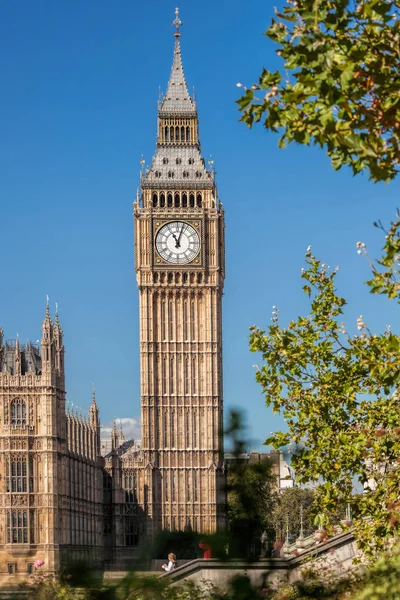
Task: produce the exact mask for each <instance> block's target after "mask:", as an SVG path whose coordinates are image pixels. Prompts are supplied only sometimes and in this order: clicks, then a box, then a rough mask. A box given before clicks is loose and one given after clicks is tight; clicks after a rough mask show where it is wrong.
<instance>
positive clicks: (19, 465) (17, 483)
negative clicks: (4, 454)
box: [6, 456, 34, 493]
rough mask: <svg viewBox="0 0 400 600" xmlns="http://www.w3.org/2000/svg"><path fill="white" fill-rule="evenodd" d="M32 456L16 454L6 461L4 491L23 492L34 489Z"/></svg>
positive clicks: (31, 491)
mask: <svg viewBox="0 0 400 600" xmlns="http://www.w3.org/2000/svg"><path fill="white" fill-rule="evenodd" d="M33 482H34V479H33V457H32V456H29V458H27V457H26V456H17V457H13V458H12V459H11V460H7V462H6V491H7V492H11V493H24V492H27V491H28V490H29V492H30V493H33V491H34V484H33Z"/></svg>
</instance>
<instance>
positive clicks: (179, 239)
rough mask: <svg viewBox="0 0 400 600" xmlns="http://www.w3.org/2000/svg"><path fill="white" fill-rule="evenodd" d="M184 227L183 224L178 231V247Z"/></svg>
mask: <svg viewBox="0 0 400 600" xmlns="http://www.w3.org/2000/svg"><path fill="white" fill-rule="evenodd" d="M184 227H185V224H183V225H182V229H181V231H180V234H179V237H178V244H179V245H180V243H179V242H180V239H181V237H182V231H183V228H184Z"/></svg>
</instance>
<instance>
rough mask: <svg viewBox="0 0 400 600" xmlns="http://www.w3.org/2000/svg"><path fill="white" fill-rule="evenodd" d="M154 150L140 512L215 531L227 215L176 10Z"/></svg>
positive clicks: (155, 523)
mask: <svg viewBox="0 0 400 600" xmlns="http://www.w3.org/2000/svg"><path fill="white" fill-rule="evenodd" d="M174 25H175V33H174V35H175V47H174V58H173V64H172V70H171V76H170V79H169V82H168V88H167V92H166V94H165V96H164V97H163V98H162V99H161V100H160V103H159V108H158V133H157V149H156V154H155V156H154V157H153V160H152V164H151V166H150V168H149V169H148V170H145V171H144V172H143V174H142V178H141V194H140V197H139V198H138V201H137V202H135V203H134V227H135V269H136V273H137V282H138V287H139V296H140V365H141V376H140V377H141V410H142V457H143V469H144V481H143V485H144V488H145V490H146V493H145V494H144V496H143V504H144V506H143V510H144V512H145V513H146V514H147V520H148V527H150V529H151V530H152V532H153V533H154V532H155V531H157V530H159V529H171V530H183V529H185V528H187V527H191V528H192V529H193V530H196V531H200V532H203V533H207V532H213V531H215V530H216V529H217V528H218V527H219V526H221V525H222V524H223V521H224V509H225V497H224V485H223V483H224V473H223V446H222V444H223V441H222V426H223V400H222V312H221V305H222V292H223V285H224V277H225V262H224V252H225V250H224V212H223V210H222V209H221V205H220V203H219V201H218V198H217V190H216V185H215V181H214V172H213V169H212V168H210V169H207V168H206V167H205V162H204V159H203V158H202V156H201V153H200V142H199V126H198V113H197V107H196V103H195V100H194V98H192V97H191V96H190V95H189V92H188V88H187V84H186V80H185V76H184V72H183V66H182V58H181V48H180V26H181V22H180V20H179V13H178V9H177V10H176V18H175V21H174Z"/></svg>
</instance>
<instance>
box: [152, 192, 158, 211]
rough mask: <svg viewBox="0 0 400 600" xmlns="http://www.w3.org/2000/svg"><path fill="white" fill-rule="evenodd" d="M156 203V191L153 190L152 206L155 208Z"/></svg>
mask: <svg viewBox="0 0 400 600" xmlns="http://www.w3.org/2000/svg"><path fill="white" fill-rule="evenodd" d="M157 204H158V196H157V193H156V192H154V194H153V208H156V207H157Z"/></svg>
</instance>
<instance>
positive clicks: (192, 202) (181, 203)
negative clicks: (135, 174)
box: [152, 192, 203, 208]
mask: <svg viewBox="0 0 400 600" xmlns="http://www.w3.org/2000/svg"><path fill="white" fill-rule="evenodd" d="M152 200H153V208H158V207H160V208H165V207H167V208H180V207H182V208H188V207H190V208H195V207H196V206H197V208H201V207H202V206H203V197H202V194H201V193H200V192H198V193H197V194H196V195H195V194H194V193H193V192H191V193H190V194H188V193H187V192H175V194H172V192H168V193H167V194H165V192H153V196H152Z"/></svg>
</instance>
